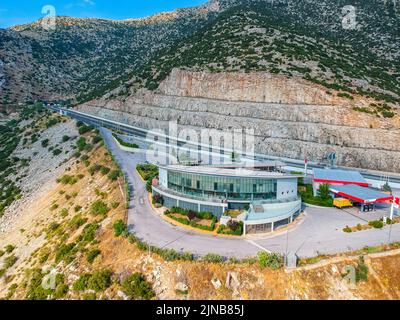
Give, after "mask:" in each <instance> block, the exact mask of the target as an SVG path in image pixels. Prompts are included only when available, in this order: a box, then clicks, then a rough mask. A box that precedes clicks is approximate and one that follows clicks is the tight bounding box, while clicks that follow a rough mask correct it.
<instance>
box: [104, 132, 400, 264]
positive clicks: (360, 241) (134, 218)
mask: <svg viewBox="0 0 400 320" xmlns="http://www.w3.org/2000/svg"><path fill="white" fill-rule="evenodd" d="M101 132H102V134H103V137H104V139H105V142H106V144H107V145H108V147H109V148H110V150H111V152H112V153H113V155H114V157H115V159H116V161H118V163H119V164H120V166H121V168H122V170H123V171H124V172H125V173H126V176H127V177H128V180H129V184H130V188H131V190H132V192H131V194H132V198H131V200H130V208H129V211H128V227H129V231H130V232H132V233H134V234H135V236H136V237H138V238H139V239H141V240H143V241H145V242H146V243H149V244H151V245H155V246H158V247H161V248H172V249H175V250H177V251H182V252H183V251H185V252H192V253H193V254H196V255H204V254H207V253H216V254H220V255H223V256H226V257H237V258H243V257H249V256H254V255H256V254H257V252H259V251H261V250H267V251H272V252H281V253H284V252H286V251H292V252H296V253H297V254H298V255H299V256H302V257H306V256H307V257H310V256H314V255H316V254H318V253H327V254H328V253H337V252H343V251H348V250H356V249H360V248H363V247H365V246H367V245H368V246H374V245H379V244H383V243H387V242H388V240H389V233H390V239H391V241H392V242H393V241H400V224H396V225H393V226H392V230H391V232H390V228H389V227H385V228H384V229H382V230H377V229H371V230H366V231H361V232H355V233H350V234H347V233H344V232H343V231H342V229H343V228H344V227H345V226H346V225H349V226H354V225H356V224H358V223H361V224H363V223H366V222H365V221H363V220H362V218H361V217H359V216H356V215H352V214H350V213H346V212H344V211H340V210H337V209H333V208H314V207H307V209H306V217H305V218H304V219H303V221H302V222H301V223H300V224H299V225H298V226H297V227H296V228H294V229H292V230H291V231H289V232H285V233H283V234H280V235H275V236H270V237H267V236H266V237H264V238H260V237H258V236H254V238H247V239H227V238H220V237H215V236H208V235H203V234H198V233H194V232H191V231H186V230H184V229H181V228H179V227H175V226H172V225H171V224H169V223H168V222H166V221H164V220H162V219H161V218H160V217H159V216H158V214H157V213H155V212H154V210H153V209H152V207H151V205H150V203H149V201H148V197H147V191H146V189H145V184H144V183H143V182H142V180H141V179H140V178H139V176H138V174H137V172H136V165H137V164H138V163H143V162H144V161H145V157H144V155H143V154H133V153H129V152H125V151H122V150H121V149H120V148H119V147H118V146H117V145H116V143H115V141H114V139H113V138H112V135H111V133H110V132H109V131H108V130H106V129H101Z"/></svg>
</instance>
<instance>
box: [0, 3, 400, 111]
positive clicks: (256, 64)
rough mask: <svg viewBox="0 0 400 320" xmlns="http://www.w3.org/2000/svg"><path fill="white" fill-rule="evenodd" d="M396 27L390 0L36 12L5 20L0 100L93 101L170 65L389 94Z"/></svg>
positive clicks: (392, 94) (394, 86)
mask: <svg viewBox="0 0 400 320" xmlns="http://www.w3.org/2000/svg"><path fill="white" fill-rule="evenodd" d="M349 5H352V6H353V7H354V10H355V11H354V15H353V13H352V12H353V11H352V9H351V8H350V9H349V7H348V6H349ZM353 17H354V18H353ZM354 19H355V20H354ZM353 20H354V21H355V23H356V24H355V25H353V24H352V23H353ZM344 25H345V28H344V27H343V26H344ZM244 28H246V29H244ZM399 30H400V27H399V15H398V10H397V8H396V3H395V2H391V1H389V0H388V1H381V0H352V1H344V0H336V1H328V0H323V1H318V0H300V1H293V0H211V1H210V2H208V3H206V4H205V5H202V6H199V7H194V8H189V9H181V10H178V11H175V12H172V13H163V14H158V15H155V16H152V17H149V18H144V19H131V20H126V21H110V20H101V19H75V18H69V17H57V20H56V28H55V29H54V30H51V29H50V30H47V29H46V28H43V26H42V21H40V20H39V21H36V22H34V23H31V24H27V25H21V26H16V27H13V28H11V29H7V30H0V97H1V99H0V104H1V105H3V106H10V105H15V104H16V103H18V102H24V101H29V100H35V99H44V100H55V99H60V100H66V99H70V100H71V101H73V102H82V101H87V100H90V99H92V98H94V97H98V96H101V95H103V94H104V93H106V92H108V91H110V90H112V89H114V88H118V87H120V88H122V89H123V90H124V88H126V87H130V86H131V83H132V81H133V82H134V81H137V77H138V76H139V77H140V79H141V81H145V82H146V86H147V87H149V88H155V87H156V86H157V83H159V81H160V80H162V79H163V78H165V77H166V75H168V73H169V72H170V70H171V69H172V67H189V68H193V67H195V68H203V67H207V69H210V70H212V71H236V70H241V71H242V70H252V71H268V72H273V73H281V74H286V75H288V76H290V75H298V74H301V75H302V76H303V77H304V78H307V79H309V80H311V81H314V82H318V83H321V84H323V85H325V84H326V83H328V84H329V85H328V87H330V88H332V89H340V90H344V91H345V92H348V93H353V90H356V91H367V92H364V93H366V94H370V93H369V91H371V92H373V93H372V95H374V96H376V97H378V98H379V99H384V100H386V101H389V102H391V101H392V100H393V99H395V100H396V99H398V97H399V87H398V83H399V81H398V80H399V74H400V72H399V69H400V68H399V51H398V45H399V42H400V41H399V34H400V32H399ZM150 61H151V62H150ZM149 62H150V63H149ZM149 70H152V71H154V74H150V73H151V72H150V73H149ZM153 78H154V79H153ZM129 79H133V80H130V81H129ZM125 82H128V84H125V85H123V86H122V87H121V84H123V83H125Z"/></svg>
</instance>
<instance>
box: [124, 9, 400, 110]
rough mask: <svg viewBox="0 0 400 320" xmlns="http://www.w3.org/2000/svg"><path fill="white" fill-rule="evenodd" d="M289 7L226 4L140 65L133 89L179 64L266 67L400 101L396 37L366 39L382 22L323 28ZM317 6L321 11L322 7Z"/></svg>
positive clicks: (152, 84)
mask: <svg viewBox="0 0 400 320" xmlns="http://www.w3.org/2000/svg"><path fill="white" fill-rule="evenodd" d="M284 8H285V7H284V6H278V7H272V8H271V7H268V6H265V5H262V4H260V5H257V4H254V3H252V4H248V5H242V6H238V7H235V8H233V9H230V10H227V11H226V12H224V13H222V14H220V16H219V17H218V19H216V21H214V22H212V23H210V24H209V25H208V26H207V27H205V28H203V29H201V30H200V31H198V32H197V33H196V34H195V35H193V36H191V37H189V38H187V39H184V40H182V41H180V42H179V43H177V44H176V45H174V46H173V47H172V48H169V49H166V50H164V51H163V52H162V53H160V54H159V55H157V57H155V58H153V59H152V60H151V61H150V62H149V63H148V64H147V65H146V66H145V67H141V68H139V69H137V71H136V72H135V76H136V77H138V79H137V80H136V82H135V83H134V84H133V89H134V88H135V87H141V86H142V85H144V86H146V87H147V88H148V89H151V90H154V89H156V88H157V87H158V84H159V83H160V82H161V81H162V80H164V79H165V78H166V77H167V76H168V75H169V74H170V72H171V70H172V69H173V68H184V69H190V70H195V71H201V70H204V71H209V72H210V71H211V72H226V71H228V72H251V71H263V72H268V73H272V74H281V75H285V76H287V77H294V76H300V77H303V78H304V79H306V80H309V81H311V82H314V83H317V84H321V85H323V86H325V87H326V88H327V91H329V90H337V91H339V92H340V93H339V96H341V97H345V98H348V99H350V100H351V99H352V95H353V94H361V95H363V96H367V97H372V98H375V99H377V100H382V101H383V103H382V104H381V105H379V106H378V107H381V108H383V109H385V110H386V111H388V112H390V107H388V106H387V103H396V104H397V103H398V102H399V101H400V100H399V98H400V84H399V83H400V82H399V81H398V79H397V77H398V76H399V75H400V73H399V72H400V64H399V61H398V60H396V56H397V54H398V53H397V52H396V51H394V50H389V47H390V46H391V42H390V41H389V40H388V41H387V42H386V43H385V44H383V43H380V45H378V44H376V47H375V48H374V46H373V47H366V46H365V42H363V40H365V41H368V39H369V36H368V35H367V34H366V33H365V32H367V33H368V32H369V33H372V31H373V30H372V28H373V27H375V26H372V25H370V24H366V22H367V21H362V22H360V30H349V31H346V30H342V33H340V34H338V33H335V32H333V31H331V32H330V33H326V34H319V33H318V32H315V29H314V27H315V26H314V25H310V26H308V25H307V24H305V25H302V24H300V23H298V22H297V23H296V22H295V20H294V19H293V17H292V16H291V13H290V12H289V13H288V12H287V11H285V10H284ZM296 8H297V9H298V10H300V8H299V7H296ZM363 9H365V10H366V11H365V13H366V12H371V11H370V10H372V8H371V7H369V5H368V2H366V3H365V4H364V5H363ZM293 10H295V9H294V8H292V11H293ZM332 10H333V9H332ZM307 12H308V11H307ZM310 14H314V15H315V12H310ZM301 17H302V14H300V16H299V17H298V20H299V21H303V20H302V19H301ZM332 18H334V16H332ZM379 18H380V19H382V18H383V17H379ZM384 18H387V20H388V21H390V22H392V23H397V25H396V26H397V27H398V21H397V20H395V18H394V16H392V15H390V14H388V15H387V16H384ZM316 19H317V20H318V18H316ZM338 21H340V20H338ZM338 21H337V22H338ZM361 25H362V27H361ZM377 30H380V32H382V33H385V34H386V36H385V39H386V38H387V37H389V38H391V40H392V41H394V42H395V43H399V39H398V36H396V35H394V34H393V30H391V29H390V28H389V27H388V28H387V29H383V27H382V28H381V29H379V28H378V29H377ZM377 30H374V32H373V33H374V34H375V33H376V32H377ZM355 37H361V39H363V40H361V39H358V38H357V39H355ZM367 38H368V39H367ZM382 45H385V46H387V47H388V50H387V51H385V54H382V53H380V52H379V51H378V50H375V49H377V48H378V47H379V48H381V47H382ZM131 91H132V90H131ZM123 93H124V91H122V94H123ZM384 103H386V104H384ZM360 111H363V110H360ZM367 112H368V111H367ZM386 115H389V113H387V114H386Z"/></svg>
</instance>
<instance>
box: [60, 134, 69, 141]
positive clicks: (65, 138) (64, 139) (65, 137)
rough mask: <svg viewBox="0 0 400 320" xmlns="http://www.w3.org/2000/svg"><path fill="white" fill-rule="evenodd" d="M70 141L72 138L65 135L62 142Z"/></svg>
mask: <svg viewBox="0 0 400 320" xmlns="http://www.w3.org/2000/svg"><path fill="white" fill-rule="evenodd" d="M69 139H70V137H69V136H67V135H64V136H63V137H62V140H61V141H62V142H67V141H69Z"/></svg>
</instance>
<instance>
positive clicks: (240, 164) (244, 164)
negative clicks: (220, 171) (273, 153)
mask: <svg viewBox="0 0 400 320" xmlns="http://www.w3.org/2000/svg"><path fill="white" fill-rule="evenodd" d="M206 166H207V167H213V168H244V167H251V168H255V169H257V168H266V167H270V168H273V167H283V166H285V163H284V162H282V161H279V160H271V161H263V162H259V161H253V162H251V161H248V162H235V163H223V164H219V165H212V164H210V165H206Z"/></svg>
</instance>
